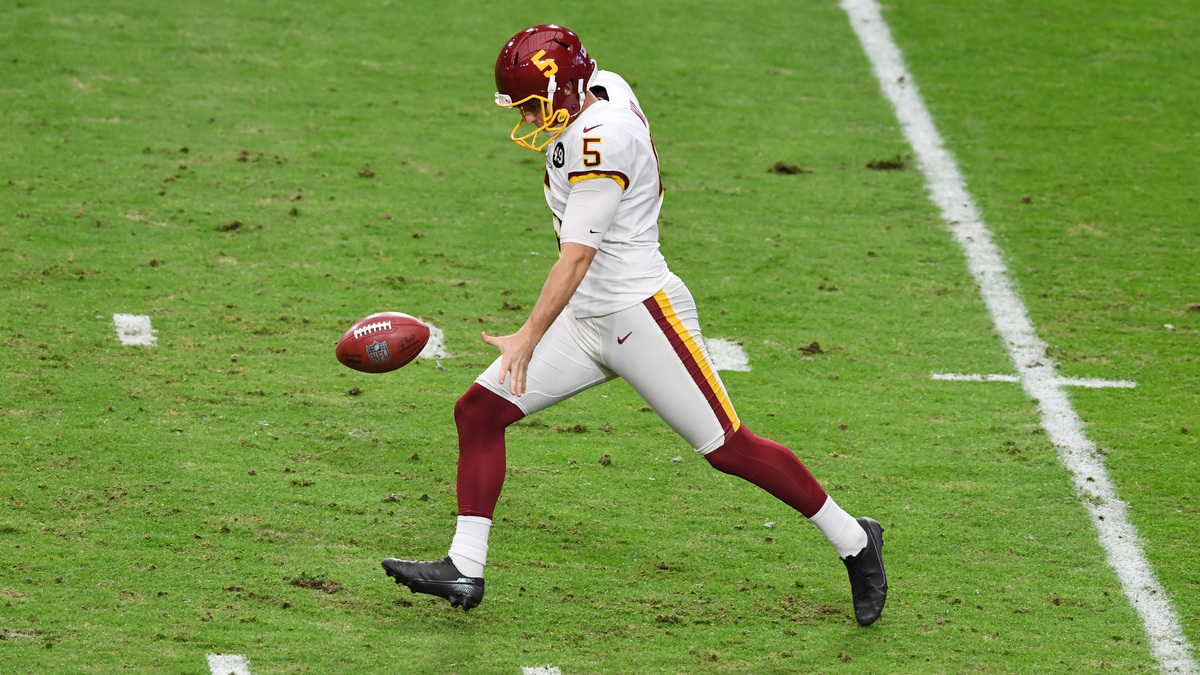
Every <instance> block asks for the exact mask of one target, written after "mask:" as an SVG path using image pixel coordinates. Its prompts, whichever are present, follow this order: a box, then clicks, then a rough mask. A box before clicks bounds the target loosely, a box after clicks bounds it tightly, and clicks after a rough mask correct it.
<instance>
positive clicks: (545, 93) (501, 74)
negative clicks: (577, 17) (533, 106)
mask: <svg viewBox="0 0 1200 675" xmlns="http://www.w3.org/2000/svg"><path fill="white" fill-rule="evenodd" d="M595 71H596V62H595V61H593V60H591V59H589V58H588V53H587V49H586V48H585V47H584V46H583V43H582V42H580V41H579V36H578V35H576V34H575V33H572V32H571V31H569V30H567V29H566V28H563V27H562V26H555V25H554V24H550V25H542V26H532V27H530V28H526V29H525V30H523V31H521V32H520V33H517V34H516V35H514V36H513V37H512V39H511V40H509V41H508V44H506V45H504V49H501V50H500V56H499V57H498V58H497V59H496V105H498V106H500V107H502V108H521V107H522V106H524V105H526V104H529V103H530V102H533V101H537V102H539V103H540V104H541V108H542V124H541V126H538V128H536V129H534V130H533V131H531V132H529V133H527V134H524V135H521V136H518V135H517V132H518V130H520V128H521V125H522V124H524V122H525V120H524V116H522V119H521V121H519V122H517V126H515V127H513V130H512V134H510V135H511V137H512V139H513V140H514V141H516V142H517V144H518V145H521V146H523V147H526V148H529V149H531V150H538V151H541V150H543V149H545V147H546V146H547V145H549V144H550V142H551V141H553V140H554V139H555V138H558V135H559V134H561V133H562V131H563V129H566V128H567V124H568V123H569V122H570V121H571V118H572V117H574V116H575V115H577V114H579V109H580V107H581V106H582V105H583V98H584V96H585V95H586V92H587V85H588V81H589V80H590V79H591V78H592V73H594V72H595ZM568 82H569V83H571V94H570V95H569V96H568V95H567V94H566V91H565V90H566V84H567V83H568ZM543 131H544V132H546V133H547V134H550V136H549V138H546V139H545V140H544V141H542V142H541V143H539V142H538V136H539V134H541V133H542V132H543Z"/></svg>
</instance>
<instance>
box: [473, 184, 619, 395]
mask: <svg viewBox="0 0 1200 675" xmlns="http://www.w3.org/2000/svg"><path fill="white" fill-rule="evenodd" d="M623 192H624V190H623V189H622V187H621V185H619V184H618V183H617V182H616V181H614V180H610V179H609V178H607V177H604V178H599V179H595V180H585V181H581V182H579V183H576V184H575V185H574V186H573V187H572V188H571V195H570V197H568V199H567V207H566V209H565V210H564V213H563V224H562V228H561V236H560V240H561V241H562V248H561V250H560V251H559V257H558V262H556V263H554V267H553V268H551V269H550V276H548V277H547V278H546V283H545V285H543V286H542V293H541V295H539V296H538V299H537V303H536V304H535V305H534V306H533V312H532V313H531V314H530V315H529V318H528V319H527V320H526V321H525V325H524V326H521V330H519V331H517V332H516V333H513V334H512V335H506V336H503V337H491V336H490V335H488V334H487V333H483V334H482V336H481V337H482V338H483V341H484V342H486V343H488V344H489V345H492V346H493V347H495V348H497V349H499V350H500V384H504V383H505V380H506V379H507V380H508V391H509V392H510V393H512V394H513V395H514V396H520V395H522V394H524V393H525V373H526V368H527V367H528V366H529V361H530V359H532V358H533V348H534V347H536V346H537V344H538V342H539V341H541V339H542V336H543V335H545V334H546V331H547V330H549V329H550V324H552V323H554V320H555V319H557V318H558V315H559V314H560V313H561V312H562V310H563V308H564V307H566V306H567V302H568V301H569V300H570V299H571V296H572V295H574V294H575V289H576V288H579V283H580V282H581V281H583V277H584V275H585V274H587V271H588V267H590V266H591V264H592V259H593V258H595V257H596V249H598V248H599V247H600V243H601V242H602V241H603V239H604V235H605V233H606V232H608V228H609V226H610V225H612V222H613V219H614V218H615V217H616V214H617V208H618V207H619V206H620V204H621V196H622V194H623Z"/></svg>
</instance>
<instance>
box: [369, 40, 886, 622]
mask: <svg viewBox="0 0 1200 675" xmlns="http://www.w3.org/2000/svg"><path fill="white" fill-rule="evenodd" d="M496 89H497V92H496V103H497V104H498V105H499V106H501V107H503V108H512V109H516V110H518V111H519V112H520V115H521V118H520V120H519V121H518V122H517V125H516V126H515V127H513V131H512V133H511V137H512V140H514V141H515V142H516V143H518V144H519V145H521V146H523V147H526V148H530V149H532V150H537V151H545V152H546V174H545V181H544V183H545V193H546V201H547V203H548V204H549V206H550V211H551V213H552V214H553V218H554V222H553V224H554V232H555V234H556V235H557V237H558V245H559V251H560V254H559V258H558V260H557V262H555V263H554V265H553V267H551V269H550V272H549V275H548V277H547V279H546V282H545V285H544V286H543V287H542V291H541V294H540V295H539V296H538V299H537V302H536V304H535V305H534V307H533V310H532V311H531V313H530V315H529V318H528V319H527V320H526V321H525V323H524V325H523V326H521V328H520V330H518V331H517V332H516V333H513V334H512V335H504V336H491V335H488V334H486V333H483V334H482V336H481V337H482V339H483V341H484V342H485V343H487V344H489V345H492V346H494V347H496V348H497V349H498V350H499V351H500V356H499V358H497V359H496V361H495V362H494V363H493V364H492V365H491V366H490V367H489V368H488V369H487V370H486V371H485V372H484V373H483V374H482V375H480V376H479V378H478V379H477V380H476V381H475V383H474V384H473V385H471V387H470V388H469V389H468V390H467V392H466V393H465V394H464V395H463V396H462V398H460V399H459V400H458V403H457V404H456V405H455V407H454V417H455V421H456V424H457V426H458V438H459V458H458V484H457V488H458V514H459V516H458V526H457V530H456V532H455V535H454V539H453V540H452V542H451V544H450V550H449V554H448V555H447V556H446V557H445V558H444V559H442V560H438V561H428V562H419V561H405V560H397V559H395V558H387V559H385V560H384V561H383V568H384V570H386V572H387V574H388V575H389V576H391V577H393V578H394V579H395V580H396V582H397V583H399V584H404V585H405V586H407V587H408V588H409V589H411V590H412V591H413V592H420V593H429V594H432V595H437V596H440V597H443V598H446V599H448V600H449V601H450V604H451V605H453V606H455V607H460V606H461V607H463V608H464V609H467V610H469V609H471V608H473V607H475V606H477V605H478V604H479V603H480V601H481V600H482V599H483V593H484V582H483V569H484V564H485V563H486V562H487V551H488V534H489V532H490V529H491V526H492V515H493V513H494V510H495V507H496V502H497V500H498V499H499V497H500V489H501V486H502V484H503V482H504V471H505V446H504V432H505V428H506V427H508V426H509V425H510V424H512V423H513V422H516V421H517V420H519V419H521V418H522V417H525V416H526V415H532V414H534V413H536V412H538V411H539V410H542V409H544V408H546V407H548V406H551V405H554V404H555V403H558V402H559V401H562V400H564V399H567V398H570V397H571V396H573V395H575V394H577V393H579V392H581V391H583V390H584V389H587V388H589V387H593V386H595V385H598V384H600V383H602V382H606V381H608V380H611V379H613V378H616V377H621V378H624V379H625V380H626V381H627V382H629V384H630V385H632V386H633V388H634V389H635V390H637V392H638V393H639V394H640V395H641V396H642V397H643V398H645V400H646V402H647V403H649V404H650V406H651V407H653V408H654V410H655V411H656V412H658V414H659V415H661V416H662V418H663V420H665V421H666V423H667V424H668V425H670V426H671V427H672V428H673V429H674V430H675V431H676V432H678V433H679V435H680V436H682V437H683V438H684V439H685V440H686V441H687V442H688V443H691V445H692V447H694V448H695V449H696V452H698V453H700V455H701V456H703V457H704V459H706V460H707V461H708V462H709V463H710V464H711V465H712V466H714V467H715V468H717V469H718V470H720V471H723V472H725V473H729V474H732V475H735V476H739V477H741V478H744V479H745V480H747V481H749V482H751V483H753V484H755V485H757V486H759V487H761V488H762V489H764V490H766V491H767V492H769V493H771V494H772V495H774V496H775V497H777V498H778V499H780V500H781V501H783V502H784V503H785V504H787V505H788V506H791V507H792V508H794V509H795V510H797V511H799V512H800V513H802V514H803V515H804V516H805V517H807V518H808V519H809V520H811V521H812V523H813V524H814V525H816V526H817V528H818V529H819V530H820V531H821V532H822V533H823V534H824V535H825V537H826V538H827V539H828V540H829V543H830V544H832V545H833V548H834V550H835V551H836V552H837V554H838V555H839V556H840V557H841V559H842V560H843V561H844V562H845V565H846V569H847V570H848V572H849V576H850V588H851V594H852V597H853V605H854V615H855V618H856V619H857V620H858V622H859V623H860V624H862V625H864V626H866V625H870V624H871V623H873V622H874V621H875V620H876V619H878V618H879V615H880V613H881V612H882V611H883V606H884V602H885V601H886V599H887V577H886V575H885V573H884V567H883V556H882V548H883V528H882V527H880V525H879V523H877V522H876V521H875V520H873V519H871V518H857V519H856V518H854V517H852V516H850V515H849V514H848V513H846V512H845V511H843V510H842V508H841V507H839V506H838V505H837V504H836V503H834V501H833V499H832V498H831V497H830V496H829V495H828V494H826V492H825V490H824V489H822V488H821V485H820V484H819V483H818V482H817V481H816V479H815V478H813V476H812V474H811V473H809V471H808V469H807V468H805V466H804V464H802V463H801V462H800V460H799V459H797V457H796V455H795V454H793V453H792V452H791V451H790V450H788V449H787V448H785V447H784V446H782V445H780V444H779V443H776V442H774V441H771V440H768V439H765V438H760V437H759V436H756V435H754V434H753V433H751V432H750V430H749V429H747V428H746V426H745V425H744V424H742V423H741V421H740V420H739V419H738V416H737V412H736V411H735V409H734V407H733V404H732V402H731V401H730V398H729V396H728V394H727V393H726V391H725V386H724V385H723V384H722V382H721V378H720V377H719V376H718V375H717V372H716V371H715V370H714V369H713V368H712V366H711V364H710V362H709V358H708V354H707V352H706V351H705V347H704V340H703V339H702V337H701V334H700V320H699V318H698V316H697V312H696V303H695V301H694V300H693V299H692V295H691V293H690V292H689V291H688V288H687V286H686V285H684V283H683V281H681V280H680V279H679V277H677V276H675V275H674V274H672V273H671V270H670V269H668V267H667V263H666V260H665V259H664V258H663V256H662V254H661V253H660V252H659V245H658V214H659V208H660V207H661V205H662V197H663V188H662V182H661V180H660V177H659V166H658V155H657V152H656V150H655V148H654V142H653V140H652V139H651V136H650V125H649V122H648V121H647V120H646V115H645V114H644V113H643V111H642V109H641V105H640V104H639V103H638V99H637V96H635V95H634V92H633V90H632V89H631V88H630V87H629V85H628V84H626V82H625V80H623V79H621V78H620V77H619V76H618V75H616V74H614V73H611V72H605V71H602V70H597V68H596V62H595V61H593V60H592V59H591V58H590V57H589V56H588V53H587V50H586V49H585V48H584V46H583V44H582V43H581V42H580V40H579V37H578V36H577V35H576V34H575V33H573V32H571V31H569V30H567V29H565V28H563V27H561V26H554V25H541V26H533V27H531V28H527V29H525V30H523V31H521V32H520V33H517V34H516V35H515V36H513V38H512V39H511V40H509V41H508V43H507V44H506V45H504V48H503V49H502V50H501V51H500V55H499V57H498V58H497V60H496Z"/></svg>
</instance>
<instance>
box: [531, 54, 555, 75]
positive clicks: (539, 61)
mask: <svg viewBox="0 0 1200 675" xmlns="http://www.w3.org/2000/svg"><path fill="white" fill-rule="evenodd" d="M545 56H546V50H545V49H540V50H538V53H536V54H534V55H533V58H532V59H529V62H530V63H532V64H533V65H535V66H537V69H538V70H540V71H542V74H543V75H545V76H546V77H547V78H550V77H554V74H555V73H557V72H558V64H557V63H555V62H554V59H547V58H545Z"/></svg>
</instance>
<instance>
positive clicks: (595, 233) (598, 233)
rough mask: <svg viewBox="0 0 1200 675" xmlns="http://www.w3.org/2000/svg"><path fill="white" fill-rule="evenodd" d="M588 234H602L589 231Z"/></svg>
mask: <svg viewBox="0 0 1200 675" xmlns="http://www.w3.org/2000/svg"><path fill="white" fill-rule="evenodd" d="M588 233H589V234H600V233H599V232H597V231H596V230H588Z"/></svg>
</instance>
